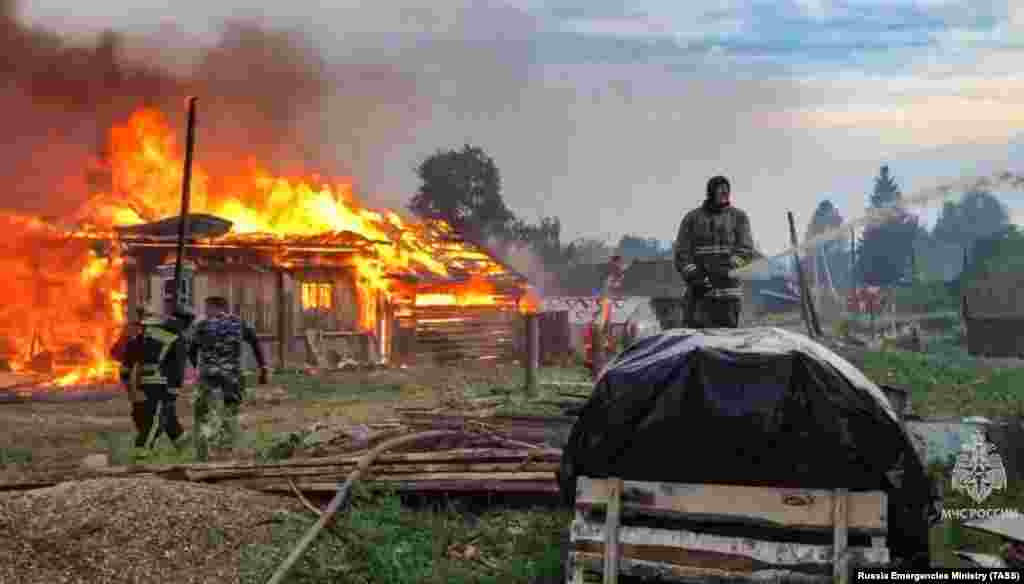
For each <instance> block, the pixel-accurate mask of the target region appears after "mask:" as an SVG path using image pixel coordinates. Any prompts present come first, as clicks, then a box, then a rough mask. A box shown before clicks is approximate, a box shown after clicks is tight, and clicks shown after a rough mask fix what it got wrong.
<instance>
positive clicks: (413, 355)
mask: <svg viewBox="0 0 1024 584" xmlns="http://www.w3.org/2000/svg"><path fill="white" fill-rule="evenodd" d="M177 227H178V220H177V218H171V219H169V220H164V221H160V222H156V223H148V224H142V225H135V226H130V227H121V228H118V229H117V232H118V237H117V244H118V245H119V246H121V248H122V254H123V256H124V258H125V267H124V274H125V281H126V292H127V295H126V296H127V299H126V303H125V304H126V311H127V313H128V315H129V316H132V315H134V314H137V313H138V311H139V309H143V310H146V311H148V312H151V313H160V312H162V311H163V307H164V306H165V305H166V302H167V300H168V299H169V298H170V297H171V295H172V293H173V281H174V257H175V248H176V245H177V241H176V240H177ZM189 233H190V234H191V237H190V238H189V241H188V243H187V247H186V258H187V260H188V261H187V263H186V265H185V270H184V278H183V282H182V291H181V296H182V298H184V302H186V303H187V304H189V305H191V306H193V307H194V309H195V310H196V311H197V313H200V315H201V311H202V305H203V301H204V300H205V299H206V298H208V297H210V296H222V297H225V298H227V299H228V302H229V303H230V305H231V307H232V310H233V311H234V312H235V313H236V314H239V315H241V316H242V317H243V318H244V319H245V320H246V321H247V322H248V323H249V324H250V325H251V326H253V327H254V328H255V329H256V331H257V334H258V336H259V338H260V339H261V341H262V342H263V344H264V351H265V354H266V355H268V356H272V358H273V361H272V363H275V364H276V365H278V366H281V367H287V366H298V365H302V364H306V363H311V364H317V365H320V366H326V367H332V366H337V365H338V364H339V363H342V362H345V361H355V362H387V361H395V362H408V361H422V360H432V361H450V360H457V359H462V358H504V357H511V356H512V355H514V354H515V352H516V347H517V335H516V332H515V331H516V329H517V327H518V320H519V319H518V318H517V316H518V314H519V313H520V311H521V309H522V308H523V306H522V305H521V303H520V299H521V296H522V295H523V293H524V292H525V290H526V281H525V279H524V278H523V277H521V276H520V275H518V274H516V273H514V272H512V271H510V270H508V269H507V268H505V267H504V266H502V265H501V264H500V263H498V262H497V261H496V260H494V258H493V257H492V256H491V255H490V254H488V253H487V252H486V251H484V250H483V249H481V248H480V247H479V246H476V245H473V244H471V243H468V242H466V241H464V240H462V239H461V238H459V237H457V236H456V235H454V234H453V233H452V232H451V230H448V229H443V228H442V229H438V230H434V231H433V232H431V233H429V234H424V233H421V234H420V235H421V237H420V241H421V243H426V245H427V247H428V248H430V250H431V258H430V259H432V260H433V261H434V262H436V264H435V265H433V266H424V265H419V264H418V263H417V262H415V261H412V262H406V263H405V265H401V266H399V265H396V264H390V265H389V263H388V262H387V261H386V257H382V256H387V255H388V253H389V251H390V250H388V247H390V246H394V245H396V242H397V245H401V243H402V242H401V238H399V237H396V238H393V239H391V240H390V241H375V240H370V239H368V238H367V237H365V236H363V235H360V234H358V233H355V232H352V231H342V232H334V233H328V234H323V235H319V236H273V235H260V234H236V233H233V232H232V231H231V223H230V222H229V221H227V220H224V219H220V218H218V217H214V216H210V215H192V216H190V218H189ZM424 236H425V237H424ZM382 248H383V250H382ZM425 263H426V262H425ZM439 268H440V269H439ZM438 272H441V273H438Z"/></svg>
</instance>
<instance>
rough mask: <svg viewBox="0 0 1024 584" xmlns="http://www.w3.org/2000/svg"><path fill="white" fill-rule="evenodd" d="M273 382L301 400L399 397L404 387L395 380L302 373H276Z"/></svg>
mask: <svg viewBox="0 0 1024 584" xmlns="http://www.w3.org/2000/svg"><path fill="white" fill-rule="evenodd" d="M273 383H274V384H275V385H280V386H281V387H283V388H285V390H286V391H287V392H288V395H289V396H290V397H292V398H294V399H300V400H324V399H330V400H367V399H389V398H396V397H398V396H399V395H400V394H401V393H402V390H403V385H402V384H401V383H396V382H394V381H380V382H373V381H361V382H359V383H354V382H348V383H342V382H339V381H338V380H336V379H332V378H331V377H330V376H319V375H308V374H305V373H301V372H284V373H278V374H276V375H275V376H274V378H273Z"/></svg>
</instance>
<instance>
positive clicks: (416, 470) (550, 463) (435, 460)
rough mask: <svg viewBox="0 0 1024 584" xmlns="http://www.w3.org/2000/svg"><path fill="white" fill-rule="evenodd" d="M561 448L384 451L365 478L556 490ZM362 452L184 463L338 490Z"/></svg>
mask: <svg viewBox="0 0 1024 584" xmlns="http://www.w3.org/2000/svg"><path fill="white" fill-rule="evenodd" d="M561 456H562V452H561V451H560V450H557V449H547V448H537V449H501V448H462V449H452V450H441V451H434V452H398V453H393V454H383V455H381V456H379V457H378V458H377V459H376V460H375V461H374V463H373V465H372V466H371V467H370V468H369V469H368V471H367V473H366V475H365V476H364V477H363V480H364V481H365V482H368V483H376V484H384V485H387V486H389V487H391V488H394V489H395V490H397V491H401V492H416V493H430V492H434V493H444V492H451V493H522V494H557V493H558V484H557V482H556V480H555V472H556V471H557V470H558V465H559V461H560V460H561ZM358 461H359V456H358V455H356V456H352V455H348V456H344V457H326V458H310V459H303V460H290V461H286V462H281V463H276V464H247V463H237V462H232V463H222V464H205V465H190V466H188V467H187V468H181V469H180V470H181V471H183V472H184V478H186V479H187V480H190V481H201V482H206V483H217V484H222V485H231V486H237V487H243V488H248V489H254V490H259V491H266V492H275V491H277V492H287V491H291V490H293V489H298V490H300V491H303V492H311V493H316V492H322V493H333V492H334V491H336V490H337V488H338V483H339V482H343V481H344V480H345V477H347V476H348V474H349V473H350V472H352V470H353V469H354V468H355V466H356V463H357V462H358Z"/></svg>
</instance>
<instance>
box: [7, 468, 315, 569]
mask: <svg viewBox="0 0 1024 584" xmlns="http://www.w3.org/2000/svg"><path fill="white" fill-rule="evenodd" d="M281 511H291V512H299V511H300V509H299V508H298V507H297V506H296V505H295V504H294V503H293V502H291V501H288V500H285V499H278V498H276V497H270V496H266V495H261V494H257V493H252V492H249V491H243V490H236V489H230V488H224V487H214V486H207V485H197V484H192V483H183V482H171V481H164V480H160V479H150V478H144V479H96V480H88V481H79V482H68V483H63V484H60V485H58V486H55V487H51V488H48V489H40V490H36V491H29V492H25V493H19V494H10V495H2V496H0V533H2V534H3V536H2V537H0V582H12V583H13V582H18V583H23V584H34V583H38V584H44V583H46V584H51V583H52V584H57V583H79V582H80V583H86V582H88V583H90V584H92V583H96V584H99V583H110V584H118V583H122V582H123V583H129V582H131V583H136V582H139V583H142V582H146V583H160V582H174V583H175V584H181V583H186V582H195V583H200V582H202V583H220V582H225V583H227V582H238V581H239V564H240V562H241V557H242V548H244V547H245V545H247V544H252V543H265V542H268V541H269V539H270V530H271V527H272V526H273V524H274V523H275V522H276V521H280V520H281V516H280V512H281Z"/></svg>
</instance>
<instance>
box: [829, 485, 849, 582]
mask: <svg viewBox="0 0 1024 584" xmlns="http://www.w3.org/2000/svg"><path fill="white" fill-rule="evenodd" d="M849 519H850V508H849V499H848V497H847V491H846V489H836V490H835V491H833V492H832V525H833V534H832V546H833V548H832V576H833V582H836V584H849V568H848V565H849V551H848V550H847V545H848V544H847V542H848V537H847V536H848V531H847V526H848V525H849Z"/></svg>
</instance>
